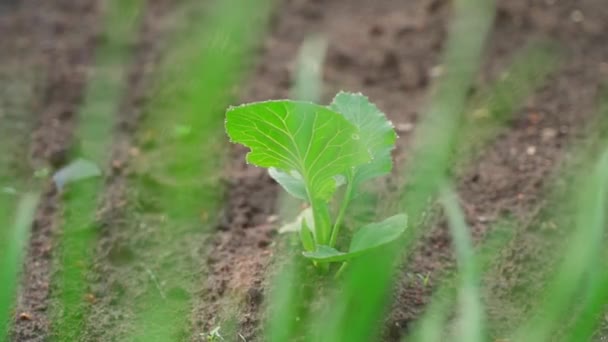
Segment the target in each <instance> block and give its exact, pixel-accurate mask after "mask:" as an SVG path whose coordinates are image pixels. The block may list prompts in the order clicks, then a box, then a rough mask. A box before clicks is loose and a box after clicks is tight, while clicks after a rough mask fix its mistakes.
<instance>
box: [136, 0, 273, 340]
mask: <svg viewBox="0 0 608 342" xmlns="http://www.w3.org/2000/svg"><path fill="white" fill-rule="evenodd" d="M271 5H272V2H271V1H266V0H264V1H255V2H253V1H247V0H228V1H226V0H217V1H214V2H212V3H210V4H202V3H200V2H198V1H192V2H187V3H186V4H185V6H192V7H191V8H192V10H193V11H192V12H190V15H189V18H193V20H192V22H188V23H186V26H184V27H183V28H182V29H181V30H179V36H175V40H174V41H173V44H172V50H170V52H169V53H168V54H167V56H166V60H165V62H166V63H163V65H162V66H161V68H160V70H159V73H158V75H157V76H159V78H158V80H159V81H160V83H159V85H158V86H159V87H160V91H159V93H158V94H157V96H156V97H155V98H154V99H153V100H152V101H151V102H150V103H148V104H147V106H146V112H147V115H148V118H147V123H146V126H147V127H148V128H150V130H151V131H155V132H160V133H162V132H165V131H166V129H167V127H185V128H187V129H186V130H184V131H185V132H186V133H187V134H181V135H180V137H178V138H171V137H167V136H159V137H158V138H157V140H158V142H159V145H160V146H159V147H157V149H156V150H155V151H154V152H155V155H156V156H157V157H158V158H160V159H161V161H160V162H159V161H156V162H155V164H153V165H154V167H155V168H157V169H158V170H156V169H155V170H154V172H156V171H158V172H159V173H161V174H162V179H163V180H165V179H169V180H170V182H168V183H167V184H165V183H162V182H161V183H158V185H159V186H158V188H157V189H156V190H154V191H156V192H154V198H155V200H157V201H158V203H157V204H156V205H157V206H158V209H157V211H158V212H160V213H163V214H165V215H164V216H165V220H164V223H163V224H162V225H160V227H157V228H155V229H171V234H170V235H169V234H163V233H161V232H156V233H155V235H158V236H167V241H164V242H163V244H164V246H165V247H164V249H163V250H162V251H159V252H162V253H172V255H175V256H176V258H178V256H179V258H178V260H179V264H178V265H170V264H167V263H166V262H164V260H163V259H162V256H161V255H159V256H157V257H153V256H152V257H150V258H148V259H147V260H145V262H147V263H149V264H152V265H158V267H157V268H156V269H155V272H156V274H157V275H158V278H159V279H162V281H163V282H165V284H164V287H167V288H180V289H184V290H185V291H186V292H188V293H197V292H196V291H195V290H194V289H198V286H200V282H201V281H202V280H201V279H197V277H196V276H192V274H184V272H188V270H193V269H198V268H199V267H200V263H201V260H193V259H191V258H189V257H190V256H191V255H192V251H185V250H173V248H176V247H177V248H180V247H178V246H183V245H184V244H187V241H192V240H197V239H201V234H205V233H207V232H208V231H207V230H208V229H210V228H212V227H213V223H211V222H212V221H213V220H215V219H216V217H215V216H216V215H215V214H214V213H216V212H218V211H219V208H220V207H221V204H222V203H221V202H222V200H223V199H224V198H223V196H222V188H221V183H220V182H219V178H220V176H221V174H222V171H223V170H224V164H223V163H224V162H225V161H226V159H227V156H230V153H229V152H228V151H227V148H226V147H227V144H226V138H225V133H224V130H223V124H224V109H225V108H226V106H227V105H228V103H229V101H230V100H231V99H233V98H234V96H235V95H236V94H235V89H238V88H240V85H241V81H242V80H243V78H244V76H245V74H246V72H247V68H248V67H249V66H250V62H251V60H253V59H254V58H253V55H252V54H253V52H254V48H255V46H256V45H257V43H258V41H259V38H260V37H261V34H262V33H263V32H264V29H265V28H266V24H267V20H268V16H269V14H270V11H271V9H272V8H271ZM201 7H204V9H205V11H204V12H205V14H204V15H203V14H202V11H200V9H201ZM194 18H195V19H194ZM167 113H170V115H167ZM160 135H163V134H160ZM150 171H151V170H149V172H150ZM154 172H150V173H151V176H150V177H151V178H153V177H155V176H157V174H156V173H154ZM140 181H141V180H140ZM144 184H145V182H143V181H142V182H141V183H139V184H138V186H141V187H142V189H141V190H142V191H151V189H145V185H144ZM201 212H205V213H209V216H211V217H210V219H209V220H208V221H210V222H209V223H205V224H202V223H201V222H200V219H199V217H200V213H201ZM147 242H148V243H156V242H157V241H155V240H154V237H152V238H151V239H150V241H147ZM169 246H171V247H169ZM157 248H160V247H157ZM182 248H183V247H182ZM191 301H192V298H191V297H189V298H188V299H186V300H184V299H172V298H164V297H163V296H162V295H161V294H160V293H159V291H157V290H156V289H154V288H152V287H150V290H147V291H145V292H144V293H143V295H142V296H141V297H140V298H137V299H136V301H135V306H136V311H137V315H136V317H135V322H134V323H133V328H132V330H131V331H130V332H129V335H128V336H126V340H128V341H145V342H149V341H175V340H183V339H186V340H187V339H189V337H187V336H189V335H190V336H199V334H205V333H206V332H200V331H191V328H192V327H190V326H189V322H190V321H189V320H188V319H187V318H185V317H188V315H189V314H190V310H191V307H192V302H191ZM223 309H224V308H223ZM225 309H229V308H225ZM222 314H223V313H222V312H218V313H217V316H218V317H219V319H218V320H219V321H221V320H222V319H221V316H222ZM197 338H198V337H197Z"/></svg>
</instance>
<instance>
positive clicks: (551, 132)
mask: <svg viewBox="0 0 608 342" xmlns="http://www.w3.org/2000/svg"><path fill="white" fill-rule="evenodd" d="M556 136H557V130H556V129H554V128H545V129H543V130H542V132H541V138H542V140H543V141H549V140H551V139H553V138H555V137H556Z"/></svg>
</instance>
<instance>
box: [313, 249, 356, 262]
mask: <svg viewBox="0 0 608 342" xmlns="http://www.w3.org/2000/svg"><path fill="white" fill-rule="evenodd" d="M302 255H304V257H306V258H308V259H311V260H314V261H319V262H338V261H344V260H348V259H350V258H352V256H351V255H350V253H344V252H340V251H338V250H336V249H335V248H332V247H329V246H326V245H317V248H316V249H315V251H314V252H303V253H302Z"/></svg>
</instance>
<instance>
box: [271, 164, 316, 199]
mask: <svg viewBox="0 0 608 342" xmlns="http://www.w3.org/2000/svg"><path fill="white" fill-rule="evenodd" d="M268 174H269V175H270V177H272V179H274V180H275V181H277V183H279V184H281V186H282V187H283V188H284V189H285V191H287V192H288V193H289V194H291V195H292V196H293V197H295V198H299V199H302V200H305V201H310V200H309V199H308V195H307V194H306V185H304V180H303V179H302V175H300V174H299V173H298V172H297V171H291V172H290V173H287V172H283V171H281V170H278V169H276V168H274V167H271V168H270V169H268Z"/></svg>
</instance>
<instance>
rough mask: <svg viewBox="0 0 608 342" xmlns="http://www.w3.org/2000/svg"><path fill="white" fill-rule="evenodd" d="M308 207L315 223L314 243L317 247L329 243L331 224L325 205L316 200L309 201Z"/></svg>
mask: <svg viewBox="0 0 608 342" xmlns="http://www.w3.org/2000/svg"><path fill="white" fill-rule="evenodd" d="M310 207H311V208H312V216H313V219H314V221H315V242H316V243H317V244H318V245H319V244H320V245H326V244H327V243H328V241H329V234H330V232H329V226H330V224H331V219H330V217H329V209H328V208H327V204H325V203H323V201H319V200H317V199H311V201H310Z"/></svg>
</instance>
